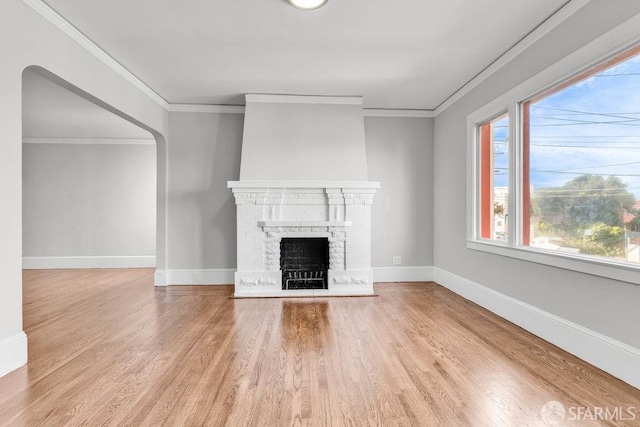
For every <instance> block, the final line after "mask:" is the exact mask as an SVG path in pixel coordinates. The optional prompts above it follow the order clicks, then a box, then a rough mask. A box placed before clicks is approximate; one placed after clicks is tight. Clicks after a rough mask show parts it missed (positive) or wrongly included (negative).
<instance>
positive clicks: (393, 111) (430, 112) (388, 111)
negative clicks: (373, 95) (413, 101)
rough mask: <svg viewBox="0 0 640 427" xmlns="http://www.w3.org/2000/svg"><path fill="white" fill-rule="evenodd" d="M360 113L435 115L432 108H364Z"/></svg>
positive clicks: (387, 115) (404, 115)
mask: <svg viewBox="0 0 640 427" xmlns="http://www.w3.org/2000/svg"><path fill="white" fill-rule="evenodd" d="M362 114H363V115H364V116H365V117H426V118H433V117H435V116H436V115H435V111H434V110H402V109H384V108H364V109H363V110H362Z"/></svg>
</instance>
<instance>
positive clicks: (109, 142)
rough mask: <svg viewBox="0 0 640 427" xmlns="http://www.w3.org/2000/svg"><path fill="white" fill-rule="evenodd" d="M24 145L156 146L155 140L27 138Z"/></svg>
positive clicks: (23, 140) (23, 141)
mask: <svg viewBox="0 0 640 427" xmlns="http://www.w3.org/2000/svg"><path fill="white" fill-rule="evenodd" d="M22 143H23V144H70V145H155V143H156V141H155V140H154V139H153V138H49V137H25V138H22Z"/></svg>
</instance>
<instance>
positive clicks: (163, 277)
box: [153, 269, 167, 286]
mask: <svg viewBox="0 0 640 427" xmlns="http://www.w3.org/2000/svg"><path fill="white" fill-rule="evenodd" d="M153 283H154V285H155V286H167V271H166V270H158V269H156V272H155V273H154V275H153Z"/></svg>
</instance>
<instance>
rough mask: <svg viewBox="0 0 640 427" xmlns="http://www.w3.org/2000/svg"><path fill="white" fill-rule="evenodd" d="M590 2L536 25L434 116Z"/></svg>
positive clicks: (575, 2)
mask: <svg viewBox="0 0 640 427" xmlns="http://www.w3.org/2000/svg"><path fill="white" fill-rule="evenodd" d="M590 1H591V0H571V1H570V2H569V3H567V4H566V5H564V6H563V7H562V8H561V9H560V10H558V11H557V12H556V13H554V14H553V15H551V16H550V17H549V18H548V19H547V20H546V21H544V22H543V23H542V24H540V25H538V26H537V27H536V28H535V29H534V30H533V31H531V32H530V33H529V34H528V35H527V36H525V37H524V38H523V39H522V40H520V41H519V42H518V43H516V44H515V45H514V46H513V47H512V48H511V49H509V50H508V51H506V52H505V53H504V54H502V56H500V57H499V58H498V59H496V60H495V61H494V62H493V63H492V64H491V65H489V66H488V67H487V68H485V69H484V70H482V71H481V72H480V73H479V74H478V75H476V76H475V77H474V78H473V79H471V80H470V81H469V82H468V83H467V84H465V85H464V86H462V87H461V88H460V89H458V90H457V91H456V92H455V93H454V94H452V95H451V96H449V97H448V98H447V99H446V100H445V101H444V102H443V103H442V104H440V105H439V106H438V107H437V108H436V109H435V116H438V115H439V114H440V113H442V112H443V111H444V110H446V109H447V108H449V107H450V106H451V105H453V104H454V103H455V102H456V101H458V100H459V99H460V98H462V97H463V96H465V95H466V94H468V93H469V92H471V91H472V90H473V89H474V88H476V87H477V86H478V85H480V83H482V82H483V81H485V80H486V79H488V78H489V77H490V76H491V75H492V74H494V73H495V72H497V71H498V70H500V69H501V68H502V67H504V66H505V65H507V64H508V63H509V62H511V61H512V60H513V59H514V58H516V57H517V56H518V55H520V54H521V53H523V52H524V51H525V50H527V49H528V48H530V47H531V46H532V45H533V44H535V43H536V42H537V41H538V40H540V39H541V38H543V37H544V36H545V35H547V34H548V33H549V32H551V31H552V30H553V29H554V28H556V27H557V26H559V25H560V24H561V23H562V22H564V21H565V20H567V19H568V18H569V17H571V16H572V15H573V14H574V13H576V12H577V11H578V10H580V9H582V8H583V7H584V6H585V5H587V4H588V3H589V2H590Z"/></svg>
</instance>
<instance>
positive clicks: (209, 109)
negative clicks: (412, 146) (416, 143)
mask: <svg viewBox="0 0 640 427" xmlns="http://www.w3.org/2000/svg"><path fill="white" fill-rule="evenodd" d="M244 110H245V107H244V105H213V104H169V111H171V112H172V113H173V112H175V113H217V114H244ZM362 113H363V116H365V117H426V118H433V117H435V114H434V111H433V110H406V109H405V110H403V109H383V108H363V109H362Z"/></svg>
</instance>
